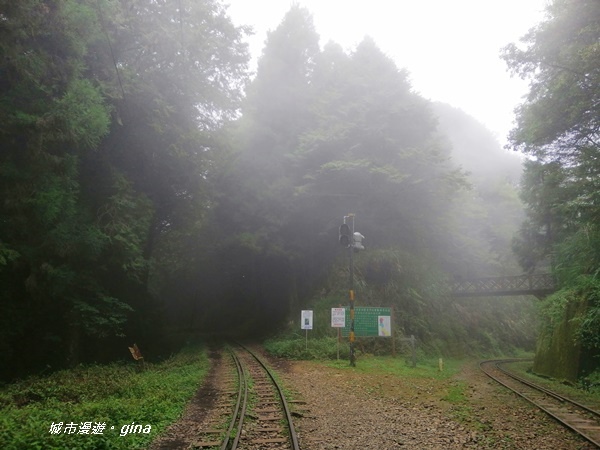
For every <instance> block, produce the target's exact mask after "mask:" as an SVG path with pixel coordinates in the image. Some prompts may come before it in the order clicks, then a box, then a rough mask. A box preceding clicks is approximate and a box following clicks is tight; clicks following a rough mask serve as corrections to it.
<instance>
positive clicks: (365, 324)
mask: <svg viewBox="0 0 600 450" xmlns="http://www.w3.org/2000/svg"><path fill="white" fill-rule="evenodd" d="M345 319H346V323H345V324H344V327H343V328H342V336H348V335H349V334H350V310H349V309H346V311H345ZM354 335H355V336H357V337H361V336H362V337H369V336H375V337H377V336H385V337H391V336H392V309H391V308H381V307H372V306H357V307H356V308H354Z"/></svg>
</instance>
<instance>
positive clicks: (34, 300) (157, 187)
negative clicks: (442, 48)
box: [0, 0, 595, 379]
mask: <svg viewBox="0 0 600 450" xmlns="http://www.w3.org/2000/svg"><path fill="white" fill-rule="evenodd" d="M0 5H1V8H0V11H2V12H0V38H1V39H0V74H2V77H1V78H0V119H1V120H0V123H1V125H0V142H1V143H2V151H1V153H0V192H1V195H2V198H3V199H4V200H3V201H2V203H1V204H0V217H1V219H0V285H1V286H2V289H1V290H0V368H1V371H0V377H2V378H4V379H10V378H14V377H19V376H22V375H26V374H31V373H39V372H42V371H52V370H56V369H58V368H61V367H65V366H66V365H69V364H70V365H72V366H76V365H77V363H78V362H81V361H84V362H85V361H87V362H92V361H95V362H100V361H109V360H113V359H115V358H118V357H128V356H129V355H128V353H127V348H126V347H127V345H131V344H133V342H137V343H138V344H140V347H141V348H142V350H143V352H144V355H145V356H146V357H147V358H148V359H150V360H156V359H157V358H159V357H161V356H162V355H165V354H168V352H169V345H170V344H171V343H175V342H176V341H177V340H179V341H180V340H181V339H180V338H184V337H185V336H186V335H187V334H190V333H210V334H217V333H223V334H232V333H237V334H239V335H244V336H248V335H250V336H255V337H257V336H259V335H269V334H271V333H273V332H274V331H276V330H279V329H282V328H285V327H286V325H287V324H288V323H290V320H291V321H292V326H294V327H295V326H296V325H295V324H294V322H295V321H296V320H297V316H298V315H299V311H300V310H301V309H303V308H307V307H312V306H315V309H319V310H320V314H322V315H323V317H325V313H326V310H327V308H330V307H331V306H337V305H338V304H340V303H345V302H346V298H347V295H348V294H347V290H348V284H347V280H348V272H347V267H348V266H347V252H345V251H343V249H342V248H341V247H340V246H339V245H338V243H337V238H338V236H337V233H338V227H339V225H340V224H341V221H342V217H343V216H345V215H347V214H348V213H356V229H357V230H358V231H360V232H361V233H362V234H363V235H365V236H366V240H365V242H366V245H367V250H366V251H365V252H364V253H362V254H358V255H357V258H356V271H357V273H356V277H355V282H356V287H355V288H356V291H357V296H358V298H357V301H358V302H359V303H361V304H363V305H381V306H393V307H394V308H395V310H396V311H397V315H398V320H397V322H396V325H397V331H398V332H399V333H401V334H402V335H415V336H416V337H417V339H418V340H419V341H420V342H421V343H422V345H423V348H428V349H430V350H431V351H435V352H436V353H441V354H447V353H453V354H464V353H473V352H477V353H482V352H491V351H511V350H512V349H513V348H514V347H519V346H525V347H527V346H529V347H531V345H532V343H533V336H534V331H533V327H532V326H531V324H532V321H533V315H532V304H531V302H529V301H523V299H515V300H501V301H498V300H496V301H494V300H489V301H478V300H470V301H460V302H457V301H452V300H451V299H450V298H449V297H448V295H447V294H446V292H445V291H444V289H443V288H442V286H443V282H444V280H447V279H449V278H452V277H470V276H484V275H497V274H507V273H514V271H515V270H517V269H516V263H515V261H514V258H513V257H512V256H511V255H510V253H509V252H508V251H507V248H508V242H509V241H510V236H511V235H512V233H513V231H514V230H515V229H516V227H517V223H518V222H519V221H520V213H521V209H522V208H521V204H520V202H519V200H518V198H517V196H516V189H515V186H514V185H513V184H512V180H514V178H515V176H516V175H515V172H517V171H518V169H515V167H514V164H513V161H512V160H511V161H510V162H508V161H509V159H507V156H506V155H505V154H503V153H502V150H501V149H499V148H498V145H497V143H496V142H495V141H494V139H493V138H491V137H490V135H489V133H488V132H487V131H486V130H485V129H484V128H483V127H482V126H481V125H480V124H478V123H476V122H475V121H473V120H472V119H470V118H468V117H465V115H464V114H463V113H461V112H460V111H453V110H452V109H449V108H444V107H443V106H440V105H433V104H432V103H431V102H429V101H427V100H426V99H424V98H422V97H421V96H420V95H419V94H417V93H416V92H414V90H413V89H412V87H411V84H410V81H409V74H408V71H407V70H405V69H400V68H398V66H397V65H396V63H395V62H394V61H392V60H391V59H390V58H389V57H387V56H386V55H385V54H384V53H383V52H382V51H381V50H380V49H379V48H378V47H377V45H376V43H375V42H374V41H373V40H372V39H370V38H368V37H367V38H365V39H364V40H363V41H362V42H360V43H359V44H358V45H357V46H356V48H355V49H352V50H349V51H346V50H343V49H342V48H341V47H340V46H338V45H336V44H335V43H328V44H326V45H325V46H324V47H323V48H321V47H320V46H319V35H318V34H317V32H316V30H315V27H314V25H313V22H312V17H311V15H310V13H309V12H308V11H307V10H306V9H304V8H301V7H299V6H298V5H294V6H292V7H291V9H290V11H289V12H288V13H287V14H286V15H285V17H284V18H283V20H282V22H281V24H280V26H279V27H277V28H276V29H275V30H273V31H272V32H271V33H270V34H269V36H268V39H267V41H266V43H265V47H264V50H263V54H262V56H261V58H260V60H259V62H258V68H257V73H256V75H255V77H254V78H253V80H252V81H251V82H249V83H248V73H247V70H246V69H247V68H246V63H247V60H248V55H247V52H246V47H245V45H244V44H243V42H242V39H243V37H244V34H245V33H246V32H247V31H248V30H246V29H245V28H243V27H242V28H237V27H235V26H234V25H233V24H232V23H231V21H230V19H229V18H228V16H227V14H226V9H225V7H224V6H223V5H222V4H221V3H220V2H218V1H217V0H202V1H191V0H181V1H179V2H163V1H150V0H134V1H108V0H25V1H22V2H11V1H7V0H0ZM474 155H477V157H478V158H480V159H481V160H482V161H486V164H480V165H479V164H478V165H471V166H470V165H469V162H470V161H473V160H474ZM475 159H477V158H475ZM487 161H491V162H490V163H487ZM484 166H485V167H484ZM492 168H495V169H496V170H494V171H492V170H491V169H492ZM465 169H467V170H468V171H469V172H471V173H470V174H468V173H467V170H465ZM324 323H326V322H324ZM594 323H595V322H594V321H593V320H592V321H589V322H586V324H588V325H586V327H588V328H585V327H583V328H582V336H586V334H585V330H586V329H592V328H593V326H594ZM322 326H323V327H325V325H322ZM330 331H331V330H328V329H327V328H326V327H325V328H324V333H323V335H324V336H325V335H326V334H327V332H330Z"/></svg>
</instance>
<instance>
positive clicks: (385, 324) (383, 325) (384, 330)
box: [377, 316, 392, 337]
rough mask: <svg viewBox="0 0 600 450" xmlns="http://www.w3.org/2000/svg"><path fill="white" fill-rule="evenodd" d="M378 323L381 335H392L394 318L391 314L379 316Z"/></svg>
mask: <svg viewBox="0 0 600 450" xmlns="http://www.w3.org/2000/svg"><path fill="white" fill-rule="evenodd" d="M377 323H378V324H379V326H378V330H379V336H381V337H390V336H391V335H392V318H391V317H390V316H379V317H378V318H377Z"/></svg>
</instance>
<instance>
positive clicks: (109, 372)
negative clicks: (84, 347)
mask: <svg viewBox="0 0 600 450" xmlns="http://www.w3.org/2000/svg"><path fill="white" fill-rule="evenodd" d="M208 369H209V363H208V358H207V354H206V351H205V349H204V348H200V347H195V348H188V349H185V350H184V351H182V352H181V353H179V354H177V355H176V356H174V357H172V358H170V359H168V360H166V361H164V362H162V363H160V364H146V368H145V370H143V371H140V370H138V369H137V368H136V367H135V365H134V364H113V365H104V366H86V367H78V368H76V369H73V370H68V371H61V372H57V373H55V374H53V375H50V376H48V377H44V378H30V379H27V380H23V381H21V382H17V383H14V384H11V385H8V386H5V387H3V388H2V389H0V430H2V432H0V448H2V449H7V450H12V449H14V450H17V449H19V450H20V449H32V450H34V449H44V450H46V449H65V448H69V449H73V450H75V449H77V450H79V449H128V450H129V449H136V448H145V447H147V445H148V444H149V443H150V441H151V440H152V439H153V438H154V437H156V435H157V434H158V433H160V432H161V431H162V430H163V429H164V428H165V427H166V426H167V425H168V424H170V423H171V422H173V421H174V420H175V419H177V417H179V415H180V414H181V412H182V411H183V408H184V406H185V404H186V403H187V401H188V400H189V399H190V397H191V396H192V395H193V394H194V393H195V392H196V390H197V389H198V386H199V385H200V383H201V382H202V380H203V379H204V377H205V376H206V374H207V372H208Z"/></svg>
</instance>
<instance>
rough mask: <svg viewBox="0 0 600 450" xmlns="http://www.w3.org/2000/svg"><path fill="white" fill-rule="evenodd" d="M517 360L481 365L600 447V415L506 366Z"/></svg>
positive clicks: (528, 399) (492, 361)
mask: <svg viewBox="0 0 600 450" xmlns="http://www.w3.org/2000/svg"><path fill="white" fill-rule="evenodd" d="M515 361H516V360H491V361H483V362H481V363H480V364H479V366H480V367H481V370H483V372H484V373H485V374H486V375H488V376H489V377H490V378H492V379H494V380H495V381H497V382H498V383H500V384H502V385H503V386H505V387H506V388H508V389H510V390H511V391H513V392H515V393H517V394H518V395H519V396H521V397H523V398H524V399H525V400H527V401H529V402H530V403H532V404H534V405H535V406H537V407H538V408H540V409H541V410H543V411H544V412H546V413H547V414H549V415H550V416H552V417H553V418H554V419H556V420H557V421H559V422H560V423H562V424H563V425H565V426H566V427H568V428H570V429H571V430H573V431H574V432H575V433H577V434H579V435H581V436H583V437H584V438H585V439H587V440H588V441H589V442H591V443H592V444H594V445H596V446H597V447H599V448H600V412H599V411H596V410H594V409H592V408H590V407H588V406H586V405H583V404H581V403H579V402H576V401H574V400H572V399H570V398H568V397H565V396H562V395H560V394H557V393H555V392H552V391H551V390H549V389H547V388H545V387H542V386H539V385H537V384H534V383H532V382H531V381H529V380H526V379H524V378H522V377H519V376H517V375H515V374H514V373H512V372H510V371H509V370H506V369H505V368H504V367H503V366H504V365H505V364H507V363H510V362H515Z"/></svg>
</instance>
